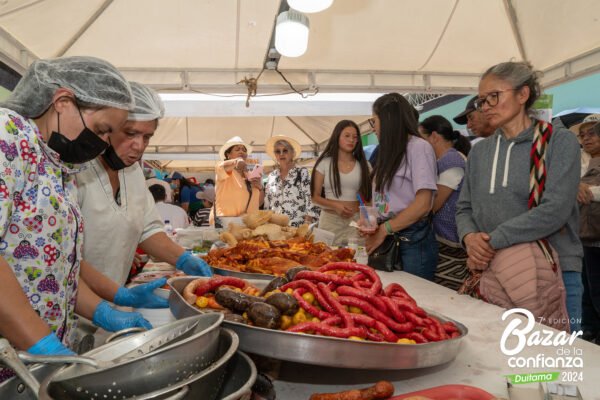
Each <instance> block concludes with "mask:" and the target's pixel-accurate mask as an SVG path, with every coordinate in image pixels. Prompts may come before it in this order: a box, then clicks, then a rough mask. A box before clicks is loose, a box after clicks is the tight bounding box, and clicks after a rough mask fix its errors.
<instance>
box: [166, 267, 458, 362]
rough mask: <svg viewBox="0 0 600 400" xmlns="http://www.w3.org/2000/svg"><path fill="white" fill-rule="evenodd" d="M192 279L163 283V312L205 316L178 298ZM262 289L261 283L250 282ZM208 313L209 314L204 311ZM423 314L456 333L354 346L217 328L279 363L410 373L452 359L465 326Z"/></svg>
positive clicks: (308, 337)
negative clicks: (166, 306)
mask: <svg viewBox="0 0 600 400" xmlns="http://www.w3.org/2000/svg"><path fill="white" fill-rule="evenodd" d="M193 279H194V278H186V277H184V278H175V279H171V280H170V281H169V285H170V287H171V294H170V295H169V307H170V308H171V312H172V313H173V315H175V317H176V318H185V317H187V316H190V315H197V314H198V313H206V312H205V311H201V310H200V309H198V308H196V307H194V306H192V305H190V304H188V303H187V302H186V301H185V299H184V298H183V296H182V295H181V293H182V291H183V288H184V287H185V286H186V285H187V284H188V283H189V282H190V281H191V280H193ZM250 283H252V284H254V285H257V286H258V285H260V284H261V283H262V284H263V285H264V284H266V283H264V281H256V282H250ZM208 312H210V311H208ZM427 312H428V313H429V314H431V315H433V316H435V317H436V318H438V319H440V321H442V322H446V321H452V322H453V323H454V324H456V326H457V327H458V329H459V330H460V332H461V335H460V336H459V337H457V338H454V339H448V340H443V341H441V342H431V343H423V344H397V343H378V342H369V341H355V340H348V339H340V338H334V337H327V336H317V335H307V334H302V333H293V332H286V331H280V330H273V329H265V328H259V327H256V326H250V325H246V324H241V323H237V322H232V321H227V320H225V321H223V324H224V325H225V326H227V327H228V328H230V329H232V330H233V331H235V332H236V333H237V334H238V335H239V337H240V349H241V350H243V351H247V352H250V353H254V354H259V355H262V356H266V357H271V358H275V359H279V360H285V361H294V362H299V363H305V364H314V365H323V366H328V367H339V368H356V369H382V370H396V369H416V368H425V367H432V366H435V365H440V364H444V363H446V362H449V361H451V360H453V359H454V358H455V357H456V355H457V354H458V351H459V348H460V343H461V342H462V340H463V338H464V337H465V336H466V335H467V333H468V329H467V327H466V326H464V325H463V324H461V323H460V322H457V321H455V320H452V319H450V318H448V317H445V316H443V315H440V314H437V313H435V312H431V311H428V310H427Z"/></svg>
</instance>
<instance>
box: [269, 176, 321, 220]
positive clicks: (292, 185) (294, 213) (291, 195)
mask: <svg viewBox="0 0 600 400" xmlns="http://www.w3.org/2000/svg"><path fill="white" fill-rule="evenodd" d="M265 209H267V210H273V211H275V212H277V213H280V214H285V215H287V216H288V217H289V218H290V225H292V226H300V225H302V224H303V223H304V216H305V215H308V216H309V217H313V218H315V219H318V218H319V214H320V209H319V208H318V207H317V206H315V205H313V204H312V201H311V199H310V175H309V174H308V170H307V169H306V168H303V167H294V168H292V169H290V171H289V172H288V174H287V176H286V177H285V181H283V182H282V180H281V173H280V171H279V169H276V170H274V171H273V172H271V173H270V174H269V177H268V178H267V184H266V186H265Z"/></svg>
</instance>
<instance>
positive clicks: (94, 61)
mask: <svg viewBox="0 0 600 400" xmlns="http://www.w3.org/2000/svg"><path fill="white" fill-rule="evenodd" d="M59 88H66V89H70V90H72V91H73V94H74V95H75V97H76V98H77V100H81V101H83V102H86V103H90V104H93V105H98V106H106V107H114V108H119V109H123V110H130V109H132V108H133V105H134V104H133V94H132V93H131V88H130V87H129V83H128V82H127V80H126V79H125V77H124V76H123V75H121V73H120V72H119V71H118V70H117V69H116V68H115V67H114V66H113V65H111V64H110V63H108V62H106V61H104V60H101V59H98V58H94V57H64V58H53V59H48V60H36V61H34V62H33V63H32V64H31V65H30V66H29V68H28V69H27V71H26V72H25V75H23V77H22V78H21V80H20V81H19V83H18V84H17V87H15V90H14V91H13V92H12V94H11V96H10V97H9V98H8V99H7V100H6V101H5V102H3V104H2V106H3V107H6V108H8V109H11V110H14V111H16V112H18V113H19V114H21V115H23V116H24V117H29V118H36V117H39V116H40V115H42V114H43V113H44V112H45V111H46V110H47V109H48V107H50V105H51V104H52V97H53V96H54V93H55V92H56V90H57V89H59Z"/></svg>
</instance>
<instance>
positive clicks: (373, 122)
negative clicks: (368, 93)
mask: <svg viewBox="0 0 600 400" xmlns="http://www.w3.org/2000/svg"><path fill="white" fill-rule="evenodd" d="M367 121H369V126H371V128H375V118H373V117H371V118H369V119H368V120H367Z"/></svg>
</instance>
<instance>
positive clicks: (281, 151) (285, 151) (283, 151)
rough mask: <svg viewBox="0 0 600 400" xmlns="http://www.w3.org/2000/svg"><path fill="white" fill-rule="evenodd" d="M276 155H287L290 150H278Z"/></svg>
mask: <svg viewBox="0 0 600 400" xmlns="http://www.w3.org/2000/svg"><path fill="white" fill-rule="evenodd" d="M274 153H275V154H277V155H279V154H287V153H288V149H277V150H275V151H274Z"/></svg>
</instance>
